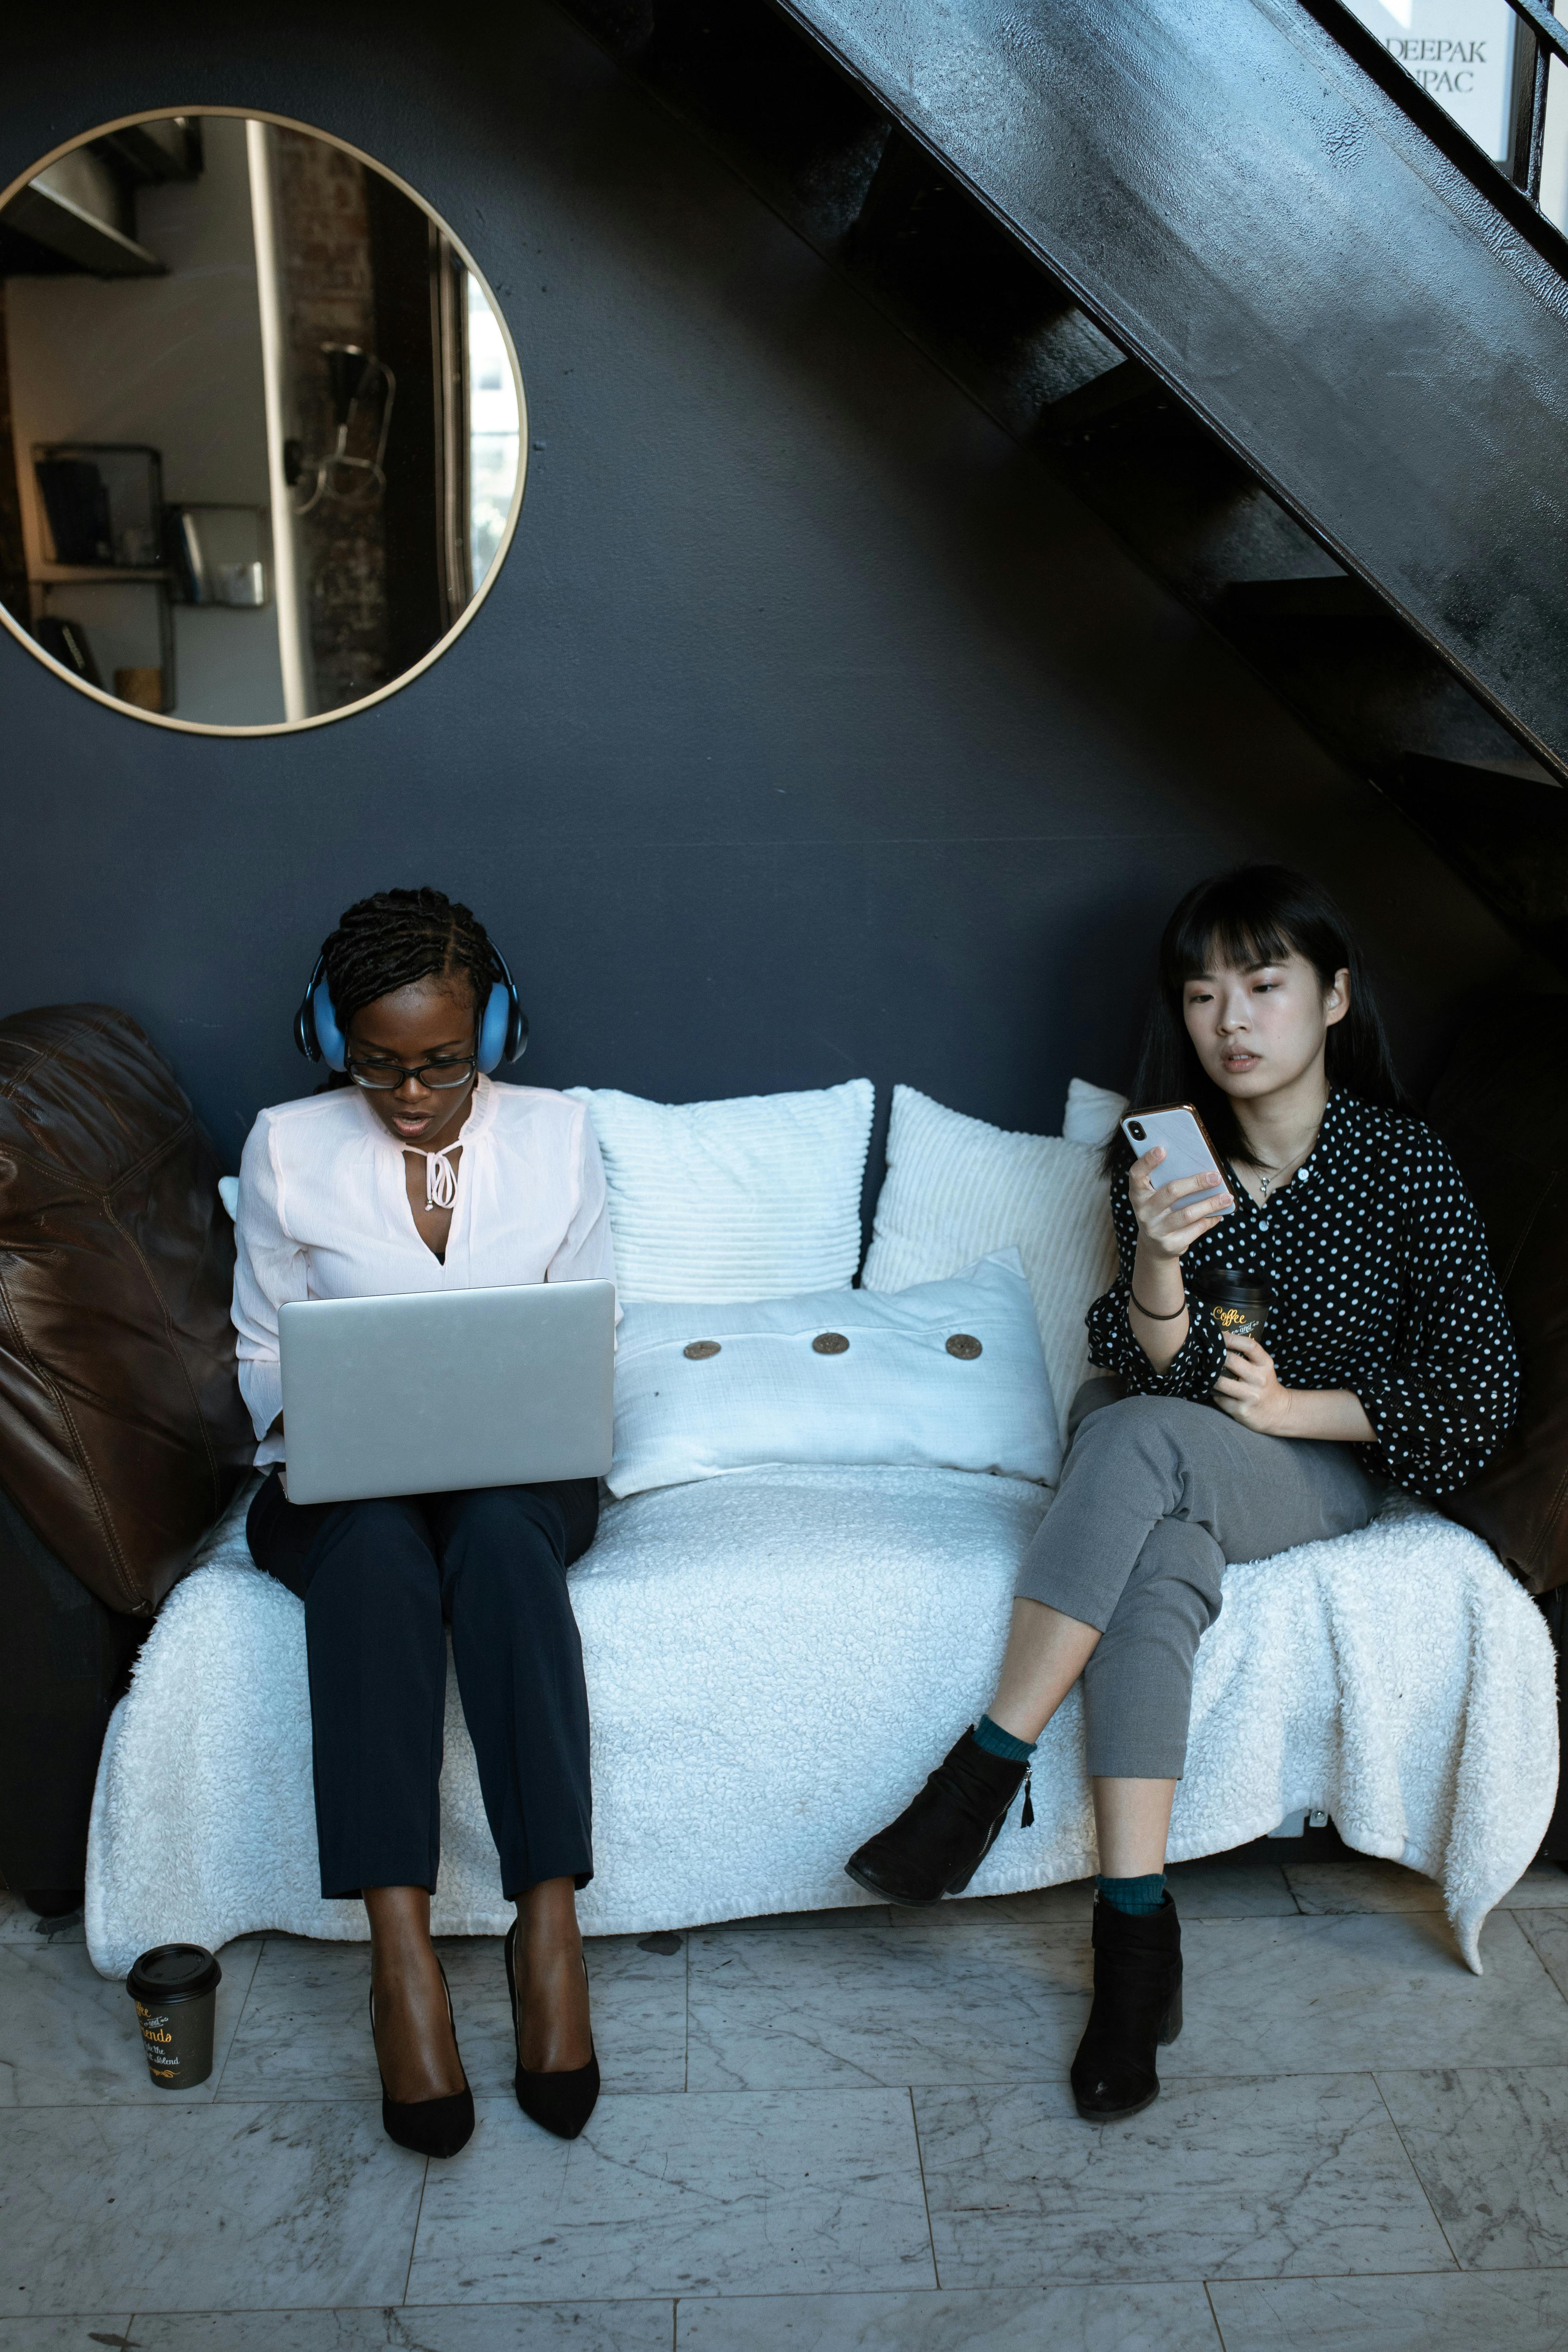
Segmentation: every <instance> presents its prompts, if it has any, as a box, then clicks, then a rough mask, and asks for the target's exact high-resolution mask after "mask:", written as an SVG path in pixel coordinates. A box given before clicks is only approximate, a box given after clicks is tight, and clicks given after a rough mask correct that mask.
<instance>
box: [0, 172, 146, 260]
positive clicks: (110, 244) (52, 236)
mask: <svg viewBox="0 0 1568 2352" xmlns="http://www.w3.org/2000/svg"><path fill="white" fill-rule="evenodd" d="M5 229H13V230H15V231H16V233H17V235H18V236H24V237H27V238H29V239H30V240H31V241H32V243H33V244H34V245H37V246H42V247H43V248H44V251H45V254H46V255H47V256H49V257H51V259H52V261H53V266H54V267H55V268H58V267H59V264H60V263H61V262H62V261H63V262H64V263H65V264H66V266H67V267H68V268H71V269H80V270H85V271H87V272H88V273H89V275H90V276H92V277H94V278H163V277H165V276H166V275H167V268H166V266H165V264H164V263H163V262H162V261H160V260H159V258H158V257H157V255H156V254H155V253H149V252H148V250H147V247H145V246H144V245H138V244H137V243H136V240H135V239H134V237H129V236H125V235H123V233H122V232H121V230H119V229H117V228H116V227H115V226H113V224H112V222H110V221H106V220H101V219H100V218H99V216H98V215H97V214H95V213H90V212H89V211H88V210H87V209H86V207H85V206H84V205H79V204H76V203H74V202H73V201H72V199H71V198H70V197H69V196H67V195H62V194H61V193H60V192H59V190H58V188H50V187H47V186H46V185H45V184H44V182H43V181H42V180H31V181H29V182H28V184H27V185H26V187H25V188H23V189H21V190H20V191H19V192H18V193H17V194H16V195H14V196H13V197H12V199H11V201H10V203H9V204H8V205H6V207H5V211H4V212H3V213H0V230H5ZM48 266H49V264H48V263H47V262H46V264H45V267H46V268H47V267H48ZM11 267H12V268H16V263H15V262H12V263H11Z"/></svg>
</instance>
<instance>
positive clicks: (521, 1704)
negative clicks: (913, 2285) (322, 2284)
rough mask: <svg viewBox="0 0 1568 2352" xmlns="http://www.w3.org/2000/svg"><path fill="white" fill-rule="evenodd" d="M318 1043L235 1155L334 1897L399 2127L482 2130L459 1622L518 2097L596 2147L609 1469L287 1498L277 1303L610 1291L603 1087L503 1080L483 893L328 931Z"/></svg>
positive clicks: (510, 1038)
mask: <svg viewBox="0 0 1568 2352" xmlns="http://www.w3.org/2000/svg"><path fill="white" fill-rule="evenodd" d="M295 1035H296V1042H297V1043H298V1045H299V1046H300V1051H301V1052H302V1053H304V1054H305V1055H307V1056H308V1057H309V1058H310V1059H311V1060H312V1061H323V1062H325V1063H326V1064H327V1065H328V1066H330V1067H331V1070H332V1071H333V1072H334V1074H335V1075H334V1076H333V1078H332V1079H331V1081H330V1082H329V1085H328V1087H326V1088H325V1089H324V1090H322V1091H321V1092H320V1093H317V1094H315V1095H311V1096H310V1097H306V1099H304V1100H303V1101H300V1102H290V1103H283V1104H281V1105H279V1107H278V1108H275V1109H272V1110H264V1111H263V1112H262V1113H261V1116H260V1118H258V1120H257V1122H256V1125H255V1127H254V1128H253V1129H252V1130H251V1133H250V1136H249V1139H248V1140H247V1144H246V1147H245V1155H244V1159H243V1160H242V1162H241V1165H240V1177H239V1207H238V1216H237V1241H238V1255H237V1265H236V1271H235V1293H234V1320H235V1325H236V1328H237V1331H238V1334H239V1341H238V1354H239V1376H240V1386H241V1389H242V1391H244V1394H245V1398H246V1402H247V1404H248V1406H249V1408H250V1412H251V1415H252V1418H253V1420H254V1422H255V1424H256V1430H257V1434H258V1438H259V1439H260V1441H261V1443H260V1444H259V1446H258V1452H257V1463H258V1467H260V1468H262V1469H264V1470H265V1471H266V1472H267V1474H268V1475H267V1477H266V1479H265V1482H264V1484H263V1486H261V1489H260V1491H259V1493H258V1495H257V1497H256V1500H255V1502H254V1503H253V1504H252V1506H251V1509H250V1517H249V1520H248V1524H247V1535H248V1538H249V1542H250V1549H251V1552H252V1555H253V1557H254V1558H255V1560H256V1563H257V1566H258V1568H260V1569H263V1570H266V1571H267V1572H268V1574H270V1575H272V1576H275V1577H277V1578H278V1579H279V1580H280V1581H281V1582H282V1583H284V1584H286V1585H287V1586H288V1587H289V1590H290V1591H294V1592H296V1593H298V1594H299V1595H300V1597H301V1598H302V1600H303V1601H304V1604H305V1636H306V1647H307V1652H308V1657H309V1664H310V1717H311V1734H312V1743H313V1749H314V1760H315V1784H316V1822H317V1832H318V1838H319V1843H320V1848H321V1893H322V1895H323V1896H326V1897H331V1896H340V1895H359V1896H361V1897H362V1898H363V1903H364V1906H365V1910H366V1912H367V1914H368V1915H369V1919H370V1935H371V2030H372V2033H373V2035H374V2042H375V2050H376V2057H377V2061H378V2063H379V2065H380V2067H381V2073H382V2085H383V2099H382V2116H383V2121H384V2125H385V2127H386V2130H387V2132H388V2133H389V2135H390V2136H391V2137H392V2138H394V2139H395V2140H397V2141H398V2142H399V2143H400V2144H401V2145H402V2146H403V2147H410V2148H413V2149H415V2150H416V2151H417V2152H418V2153H420V2154H422V2155H431V2156H454V2155H456V2154H457V2152H458V2149H459V2148H460V2147H463V2146H464V2145H465V2143H466V2142H467V2141H468V2137H469V2136H470V2135H471V2133H472V2131H473V2128H474V2102H473V2094H472V2092H471V2090H470V2089H469V2087H468V2081H467V2078H466V2076H465V2074H464V2072H463V2064H462V2060H461V2057H460V2056H459V2054H458V2041H457V2030H456V2023H455V2021H454V2018H453V2015H452V2007H451V1999H450V1995H449V1993H448V1991H447V1981H446V1977H445V1974H444V1972H443V1970H442V1968H441V1964H440V1961H439V1959H438V1958H437V1955H436V1951H435V1948H434V1947H433V1945H432V1943H431V1940H430V1897H431V1895H432V1893H433V1891H434V1888H435V1885H436V1873H437V1861H438V1849H439V1831H440V1797H439V1780H440V1769H441V1731H442V1722H443V1717H444V1713H445V1703H446V1680H447V1638H446V1628H447V1626H448V1625H449V1626H450V1628H451V1633H452V1654H453V1658H454V1661H455V1664H456V1667H457V1674H458V1688H459V1691H460V1693H461V1696H462V1702H463V1713H464V1716H465V1718H466V1720H467V1723H468V1732H469V1736H470V1737H471V1738H472V1740H473V1744H474V1752H475V1757H476V1759H477V1762H478V1765H479V1784H480V1788H481V1790H482V1792H483V1796H484V1802H485V1811H486V1814H487V1816H488V1818H489V1825H490V1829H491V1832H492V1834H493V1835H494V1838H495V1842H496V1850H497V1853H498V1855H499V1857H500V1873H501V1886H502V1890H503V1892H504V1894H505V1895H506V1896H507V1898H508V1900H509V1901H515V1903H516V1906H517V1918H516V1921H515V1923H514V1924H513V1926H512V1927H511V1928H510V1931H509V1932H508V1935H507V1938H506V1969H507V1981H508V1985H509V1988H510V1993H511V2001H512V2014H513V2021H514V2024H515V2027H516V2034H517V2072H516V2076H515V2088H516V2092H517V2096H518V2100H519V2103H520V2104H521V2106H522V2107H523V2109H524V2111H525V2113H527V2114H528V2115H530V2116H532V2117H533V2119H534V2120H535V2121H536V2122H537V2123H540V2124H542V2125H543V2126H545V2128H546V2129H547V2130H550V2131H552V2132H555V2133H557V2134H558V2135H559V2136H560V2137H563V2138H567V2139H570V2138H574V2137H576V2135H577V2133H578V2132H579V2131H581V2129H582V2127H583V2126H584V2123H585V2122H586V2121H587V2118H588V2116H589V2115H590V2113H591V2112H592V2109H593V2106H594V2102H595V2099H596V2098H597V2096H598V2090H599V2069H598V2062H597V2060H596V2058H595V2054H594V2042H593V2033H592V2029H591V2026H590V2021H589V2014H588V1986H587V1975H586V1970H585V1968H584V1960H583V1947H582V1941H581V1938H580V1937H579V1935H578V1930H577V1917H576V1909H575V1905H574V1892H575V1889H576V1888H578V1887H580V1886H585V1885H587V1883H588V1880H589V1879H590V1878H591V1877H592V1875H593V1866H594V1865H593V1853H592V1845H591V1835H590V1832H591V1811H592V1805H591V1791H590V1787H589V1777H588V1701H587V1693H586V1689H585V1687H584V1678H583V1655H582V1647H581V1643H580V1642H579V1640H578V1634H577V1625H576V1621H575V1619H574V1615H573V1612H572V1603H571V1600H570V1597H569V1595H568V1592H567V1587H566V1570H567V1569H568V1567H569V1566H570V1565H571V1563H572V1562H573V1561H574V1559H578V1558H580V1557H581V1555H582V1554H583V1553H584V1552H585V1551H586V1550H587V1549H588V1546H589V1545H590V1544H591V1543H592V1541H593V1539H594V1533H595V1527H596V1525H597V1520H598V1488H597V1486H596V1483H595V1481H594V1480H593V1479H591V1478H584V1479H571V1480H565V1481H562V1482H559V1483H557V1484H554V1485H550V1486H506V1487H489V1488H485V1489H481V1490H479V1491H477V1492H472V1491H470V1492H466V1493H460V1494H450V1495H423V1496H419V1495H411V1496H402V1497H398V1498H392V1499H385V1500H378V1501H369V1502H352V1503H319V1504H309V1505H306V1504H298V1503H291V1502H290V1501H289V1494H288V1484H287V1472H286V1469H285V1466H284V1465H285V1462H286V1446H285V1439H284V1430H283V1421H282V1413H281V1410H280V1406H281V1387H280V1382H279V1352H278V1316H279V1308H280V1307H283V1306H284V1305H285V1304H286V1303H287V1302H289V1300H291V1299H301V1298H344V1297H382V1296H389V1295H392V1294H395V1293H405V1294H406V1293H409V1292H415V1291H428V1290H437V1291H439V1290H447V1289H467V1288H470V1287H475V1286H491V1285H493V1286H500V1285H504V1284H511V1283H531V1282H545V1281H565V1280H591V1279H595V1278H599V1279H613V1277H614V1272H615V1267H614V1258H613V1253H612V1245H611V1240H610V1229H609V1221H608V1217H607V1215H606V1213H605V1177H604V1171H603V1168H602V1166H601V1164H600V1160H599V1152H598V1147H597V1145H596V1143H595V1139H594V1132H593V1129H592V1128H591V1127H590V1125H589V1124H588V1121H587V1117H586V1114H585V1112H584V1109H583V1107H582V1106H581V1104H578V1103H574V1102H572V1101H569V1100H568V1099H567V1097H565V1096H563V1095H559V1094H553V1093H550V1092H547V1091H545V1090H544V1089H542V1088H540V1087H513V1086H504V1087H498V1086H495V1085H493V1084H492V1083H491V1080H490V1077H489V1072H490V1071H491V1070H493V1069H495V1068H496V1067H497V1066H499V1064H500V1061H501V1060H502V1059H503V1057H504V1058H505V1059H507V1060H509V1061H515V1060H516V1059H517V1058H518V1056H519V1055H521V1053H522V1051H523V1048H524V1046H525V1045H526V1043H527V1038H528V1023H527V1021H526V1019H525V1018H524V1015H523V1013H522V1008H521V1005H520V1004H519V1003H518V998H517V991H516V989H515V988H514V987H513V985H512V981H511V975H510V972H509V971H508V970H507V967H506V964H505V962H504V961H503V960H502V958H501V956H500V953H499V951H498V950H497V949H496V948H495V947H494V946H493V945H492V944H491V942H490V940H489V938H488V937H487V936H486V933H485V930H484V927H483V926H482V924H480V923H479V922H477V921H476V920H475V919H474V917H473V916H472V915H471V914H470V913H469V912H468V908H466V907H460V906H456V905H454V904H453V903H451V901H449V900H448V899H447V898H445V897H444V896H443V894H442V893H441V892H440V891H439V890H427V889H426V890H384V891H381V892H378V893H377V895H376V896H375V897H374V898H363V899H361V900H360V902H359V903H358V905H356V906H353V907H351V908H349V909H348V911H347V913H346V914H345V915H344V916H343V918H342V921H341V922H340V923H339V925H338V928H337V929H336V930H335V931H333V932H332V934H331V938H330V939H329V940H327V941H326V943H325V944H324V946H323V947H322V950H321V956H320V958H319V959H318V961H317V964H316V969H315V971H314V972H313V973H312V975H311V979H310V986H309V988H308V989H307V991H306V994H305V999H304V1002H303V1003H302V1004H301V1005H300V1013H299V1015H298V1018H297V1021H296V1024H295Z"/></svg>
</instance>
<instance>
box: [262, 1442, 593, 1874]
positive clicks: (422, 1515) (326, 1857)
mask: <svg viewBox="0 0 1568 2352" xmlns="http://www.w3.org/2000/svg"><path fill="white" fill-rule="evenodd" d="M598 1517H599V1493H598V1486H597V1483H596V1482H595V1480H594V1479H592V1478H574V1479H567V1480H563V1481H562V1482H561V1483H560V1484H558V1485H555V1486H487V1487H481V1488H479V1489H478V1490H477V1491H474V1492H470V1493H468V1494H458V1495H410V1496H398V1497H396V1498H395V1499H392V1500H388V1501H378V1502H361V1503H291V1502H289V1499H288V1496H286V1495H285V1494H284V1492H283V1487H282V1483H281V1481H280V1480H279V1476H278V1474H277V1472H276V1471H274V1472H273V1473H272V1475H270V1476H269V1477H268V1479H267V1481H266V1483H265V1484H264V1485H263V1486H262V1487H261V1489H260V1491H259V1493H258V1495H257V1497H256V1500H255V1501H254V1502H253V1503H252V1505H251V1507H250V1515H249V1517H248V1519H247V1525H246V1534H247V1538H248V1539H249V1543H250V1552H251V1557H252V1559H254V1560H255V1562H256V1564H257V1566H258V1568H260V1569H263V1570H266V1572H267V1573H268V1575H269V1576H275V1577H276V1578H277V1579H278V1580H279V1582H280V1583H282V1584H286V1585H287V1586H288V1587H289V1591H291V1592H296V1593H298V1594H299V1595H300V1598H301V1600H302V1601H304V1603H305V1643H306V1649H307V1653H308V1656H309V1662H310V1729H311V1738H312V1743H313V1748H314V1757H315V1773H316V1830H317V1836H318V1839H319V1841H320V1845H321V1893H322V1895H328V1896H330V1895H357V1894H358V1893H359V1892H360V1891H361V1889H362V1888H363V1887H366V1886H427V1887H429V1888H430V1889H431V1890H432V1891H434V1889H435V1885H436V1873H437V1866H438V1864H439V1862H440V1845H441V1803H440V1780H441V1735H442V1727H443V1723H444V1719H445V1714H446V1697H447V1636H446V1627H447V1625H450V1627H451V1629H452V1656H453V1660H454V1663H455V1664H456V1666H457V1671H458V1691H459V1692H460V1694H461V1696H462V1702H463V1715H464V1717H465V1719H466V1721H467V1723H468V1736H469V1738H471V1739H472V1741H473V1743H474V1755H475V1758H476V1760H477V1762H478V1764H479V1787H480V1790H481V1791H482V1793H483V1796H484V1803H485V1812H486V1815H487V1816H488V1818H489V1825H490V1833H491V1835H492V1836H493V1837H494V1839H495V1842H496V1851H497V1853H498V1854H499V1855H500V1878H501V1891H502V1893H503V1894H504V1895H506V1896H507V1897H508V1899H509V1900H510V1899H511V1898H512V1897H514V1896H516V1895H521V1894H522V1893H524V1892H525V1890H526V1889H527V1888H529V1887H530V1886H534V1885H538V1884H539V1882H540V1881H541V1880H542V1879H545V1878H571V1879H574V1880H575V1882H576V1884H577V1885H579V1886H586V1885H587V1884H588V1881H589V1879H590V1878H592V1876H593V1874H594V1859H593V1843H592V1830H593V1801H592V1794H591V1790H590V1787H589V1780H588V1694H587V1689H586V1686H585V1685H584V1679H583V1646H582V1643H581V1641H580V1640H579V1638H578V1633H577V1621H576V1619H575V1617H574V1615H573V1613H572V1602H571V1598H570V1596H569V1594H568V1592H567V1590H566V1570H567V1568H568V1566H569V1565H570V1564H571V1562H572V1561H573V1560H574V1559H579V1558H580V1557H581V1556H582V1554H583V1553H584V1552H585V1551H586V1550H587V1549H588V1546H589V1545H590V1544H591V1543H592V1542H593V1540H594V1534H595V1528H596V1527H597V1525H598Z"/></svg>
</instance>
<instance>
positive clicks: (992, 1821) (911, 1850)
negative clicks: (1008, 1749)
mask: <svg viewBox="0 0 1568 2352" xmlns="http://www.w3.org/2000/svg"><path fill="white" fill-rule="evenodd" d="M1027 1771H1028V1767H1027V1765H1026V1764H1010V1763H1008V1761H1007V1760H1006V1759H1005V1757H1002V1756H993V1755H992V1754H991V1753H990V1751H989V1750H988V1749H986V1748H982V1747H981V1745H980V1743H979V1742H978V1740H977V1739H976V1738H975V1737H974V1734H973V1731H966V1732H965V1733H964V1735H963V1738H962V1739H961V1740H959V1741H958V1742H957V1743H956V1745H955V1746H953V1747H952V1748H949V1749H948V1751H947V1754H946V1755H945V1756H944V1757H943V1758H942V1762H941V1763H940V1764H939V1765H938V1766H937V1768H936V1770H935V1771H934V1772H933V1773H932V1774H931V1778H930V1780H927V1782H926V1784H925V1787H924V1788H923V1789H922V1790H921V1792H920V1794H919V1796H918V1797H915V1798H913V1799H912V1800H911V1801H910V1803H909V1804H907V1805H906V1806H905V1807H904V1810H903V1811H902V1812H901V1813H900V1815H899V1818H898V1820H897V1821H896V1822H889V1824H888V1827H887V1828H886V1829H885V1830H879V1831H878V1832H877V1834H876V1836H875V1837H874V1838H868V1839H867V1841H866V1843H865V1844H864V1845H863V1846H861V1847H859V1848H858V1850H857V1851H856V1852H855V1853H852V1854H851V1855H850V1857H849V1859H848V1861H847V1863H846V1864H845V1865H844V1868H845V1871H846V1873H847V1875H848V1876H849V1877H851V1878H852V1879H853V1880H854V1881H855V1884H856V1885H857V1886H863V1887H865V1889H866V1890H867V1892H868V1894H870V1895H879V1897H880V1898H881V1900H882V1901H883V1902H884V1903H905V1904H908V1905H910V1906H911V1907H919V1908H923V1907H924V1906H926V1905H927V1904H930V1903H940V1902H941V1901H942V1896H943V1895H962V1894H963V1890H964V1888H965V1887H966V1886H967V1885H968V1884H969V1882H970V1880H971V1879H972V1878H973V1875H974V1874H975V1872H976V1871H977V1870H978V1869H979V1867H980V1865H981V1864H982V1863H983V1862H984V1859H985V1857H986V1855H987V1854H988V1853H990V1851H991V1849H992V1847H993V1846H994V1844H995V1843H996V1840H997V1838H998V1837H999V1836H1000V1835H1001V1832H1002V1824H1003V1822H1005V1820H1006V1818H1007V1814H1008V1811H1009V1809H1010V1808H1011V1806H1012V1802H1013V1800H1014V1798H1015V1797H1016V1795H1017V1793H1018V1791H1019V1790H1020V1789H1021V1788H1022V1787H1023V1785H1024V1780H1025V1778H1026V1774H1027ZM1033 1819H1034V1813H1033V1811H1032V1809H1031V1808H1030V1806H1029V1803H1028V1800H1027V1799H1026V1800H1025V1808H1024V1816H1023V1820H1024V1826H1025V1828H1026V1829H1027V1827H1028V1825H1029V1823H1030V1822H1031V1821H1032V1820H1033Z"/></svg>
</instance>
